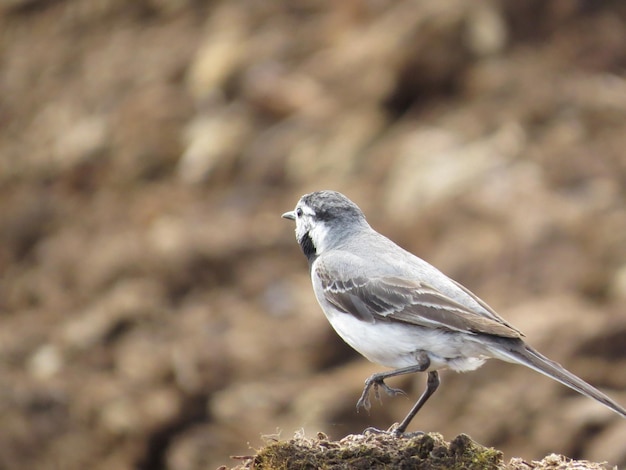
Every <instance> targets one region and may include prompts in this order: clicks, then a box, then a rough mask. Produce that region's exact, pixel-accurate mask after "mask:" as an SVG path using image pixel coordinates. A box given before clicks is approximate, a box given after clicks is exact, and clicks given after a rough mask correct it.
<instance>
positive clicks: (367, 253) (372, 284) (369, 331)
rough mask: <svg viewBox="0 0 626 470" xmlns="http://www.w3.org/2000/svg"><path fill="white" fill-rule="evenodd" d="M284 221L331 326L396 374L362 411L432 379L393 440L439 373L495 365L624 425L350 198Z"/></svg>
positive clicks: (325, 194) (326, 196)
mask: <svg viewBox="0 0 626 470" xmlns="http://www.w3.org/2000/svg"><path fill="white" fill-rule="evenodd" d="M282 217H283V218H285V219H289V220H292V221H295V224H296V228H295V234H296V240H297V242H298V244H299V245H300V248H301V249H302V251H303V253H304V255H305V256H306V258H307V260H308V265H309V272H310V276H311V282H312V285H313V291H314V293H315V297H316V298H317V301H318V303H319V305H320V307H321V309H322V310H323V312H324V314H325V316H326V318H327V319H328V321H329V323H330V324H331V326H332V327H333V328H334V330H335V331H336V332H337V333H338V335H339V336H340V337H341V338H342V339H343V340H344V341H345V342H346V343H348V345H350V346H351V347H352V348H353V349H355V350H356V351H357V352H359V353H360V354H361V355H363V356H365V358H367V359H368V360H369V361H371V362H373V363H376V364H378V365H382V366H384V367H387V368H390V369H392V370H388V371H385V372H378V373H375V374H372V375H371V376H370V377H368V378H367V379H366V381H365V386H364V388H363V393H362V394H361V397H360V398H359V399H358V401H357V411H358V410H359V409H361V408H364V409H366V410H368V411H369V410H370V408H371V403H370V394H371V392H372V391H373V393H374V396H375V398H378V399H380V392H379V388H381V389H382V390H384V391H385V392H386V393H387V394H389V395H400V394H404V392H403V391H402V390H400V389H397V388H392V387H390V386H388V385H387V384H386V383H385V380H386V379H388V378H390V377H395V376H400V375H405V374H412V373H416V372H426V373H427V380H426V388H425V390H424V391H423V393H422V394H421V396H420V397H419V399H418V400H417V402H416V403H415V405H413V407H412V408H411V410H410V411H409V413H408V414H407V416H406V417H405V418H404V419H403V420H402V422H400V423H399V424H397V425H396V424H394V425H393V426H391V428H390V429H389V432H391V433H393V434H395V435H398V436H400V435H403V434H405V433H406V430H407V427H408V426H409V424H410V422H411V421H412V419H413V418H414V417H415V415H416V414H417V413H418V412H419V410H420V409H421V408H422V407H423V406H424V404H425V403H426V402H427V401H428V399H429V398H430V397H431V396H432V395H433V394H434V393H435V391H436V390H437V388H438V387H439V384H440V379H439V371H440V370H443V369H450V370H454V371H457V372H466V371H472V370H475V369H477V368H478V367H480V366H482V365H483V363H484V362H485V361H486V360H487V359H491V358H495V359H499V360H502V361H506V362H509V363H516V364H521V365H523V366H526V367H529V368H530V369H533V370H535V371H536V372H539V373H541V374H543V375H545V376H547V377H550V378H551V379H554V380H556V381H557V382H560V383H562V384H563V385H566V386H567V387H569V388H571V389H573V390H575V391H577V392H579V393H581V394H583V395H586V396H587V397H590V398H593V399H595V400H597V401H598V402H600V403H602V404H603V405H605V406H606V407H608V408H610V409H611V410H612V411H614V412H616V413H617V414H619V415H620V416H622V417H624V418H626V409H624V407H622V406H621V405H620V404H618V403H617V402H616V401H614V400H613V399H611V398H610V397H608V396H607V395H605V394H604V393H602V392H601V391H599V390H598V389H596V388H595V387H593V386H592V385H590V384H588V383H587V382H585V381H584V380H582V379H581V378H579V377H577V376H576V375H574V374H573V373H571V372H569V371H568V370H566V369H565V368H563V367H562V366H561V365H560V364H558V363H557V362H554V361H552V360H550V359H548V358H547V357H546V356H544V355H542V354H541V353H540V352H538V351H536V350H535V349H533V348H532V347H531V346H529V345H528V344H527V343H526V342H525V341H524V335H523V333H522V332H521V331H520V330H518V329H517V328H515V327H514V326H513V325H511V324H510V323H508V322H507V321H506V320H504V319H503V318H502V317H501V316H500V315H498V314H497V313H496V312H495V311H494V310H493V309H492V308H491V307H489V305H487V303H486V302H484V301H483V300H481V299H480V298H479V297H478V296H476V295H475V294H473V293H472V292H471V291H470V290H469V289H467V288H466V287H464V286H463V285H461V284H460V283H458V282H456V281H454V280H453V279H451V278H449V277H448V276H446V275H445V274H444V273H442V272H441V271H440V270H439V269H437V268H435V267H434V266H432V265H431V264H429V263H428V262H426V261H424V260H423V259H421V258H419V257H417V256H415V255H414V254H412V253H410V252H408V251H406V250H404V249H403V248H401V247H400V246H398V245H397V244H395V243H394V242H393V241H391V240H390V239H389V238H387V237H385V236H384V235H382V234H380V233H378V232H377V231H375V230H374V229H373V228H372V227H371V226H370V225H369V223H368V222H367V221H366V218H365V215H364V214H363V212H362V211H361V209H360V208H359V207H358V206H357V205H356V204H355V203H354V202H352V201H351V200H350V199H348V198H347V197H346V196H344V195H343V194H341V193H339V192H336V191H330V190H324V191H316V192H312V193H310V194H305V195H304V196H302V197H301V198H300V200H299V201H298V203H297V204H296V207H295V209H294V210H292V211H289V212H285V213H284V214H282ZM372 389H373V390H372ZM368 429H369V428H368ZM407 434H408V433H407Z"/></svg>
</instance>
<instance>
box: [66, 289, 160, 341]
mask: <svg viewBox="0 0 626 470" xmlns="http://www.w3.org/2000/svg"><path fill="white" fill-rule="evenodd" d="M160 295H161V293H160V289H159V286H158V284H155V283H154V282H152V281H145V280H128V281H124V282H120V283H119V284H118V285H116V286H114V287H113V289H112V290H111V291H110V292H108V293H107V295H105V296H103V297H102V298H100V299H98V300H96V301H94V302H93V303H92V304H91V305H89V306H88V307H87V308H86V309H85V310H84V311H82V312H80V314H78V315H75V316H74V317H71V318H69V319H68V320H67V321H66V322H64V324H63V326H62V329H61V335H60V339H61V340H62V341H63V343H64V344H65V345H66V346H67V347H69V348H72V349H74V348H76V349H86V348H89V347H93V346H94V345H96V344H97V343H101V342H103V341H104V340H105V339H106V337H107V336H108V335H109V334H111V333H113V332H114V331H115V330H116V329H119V328H123V327H124V325H125V324H128V323H130V324H132V323H134V322H137V321H139V320H140V319H142V318H145V317H149V316H153V315H155V314H156V313H158V312H159V309H160V308H161V305H162V302H161V301H160Z"/></svg>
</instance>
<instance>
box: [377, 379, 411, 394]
mask: <svg viewBox="0 0 626 470" xmlns="http://www.w3.org/2000/svg"><path fill="white" fill-rule="evenodd" d="M379 385H380V386H381V387H382V388H383V390H385V392H387V395H389V396H392V397H395V396H397V395H404V396H406V392H405V391H404V390H401V389H399V388H392V387H390V386H389V385H387V384H386V383H385V382H384V381H382V380H381V381H380V384H379Z"/></svg>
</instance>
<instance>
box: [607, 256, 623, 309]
mask: <svg viewBox="0 0 626 470" xmlns="http://www.w3.org/2000/svg"><path fill="white" fill-rule="evenodd" d="M609 293H610V295H611V297H612V298H613V299H614V300H615V301H618V302H620V301H621V302H623V301H625V300H626V265H623V266H621V267H620V268H619V269H618V270H617V271H616V272H615V274H614V275H613V279H612V280H611V284H610V285H609Z"/></svg>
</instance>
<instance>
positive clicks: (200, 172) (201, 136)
mask: <svg viewBox="0 0 626 470" xmlns="http://www.w3.org/2000/svg"><path fill="white" fill-rule="evenodd" d="M250 131H251V128H250V122H249V117H248V112H247V110H246V108H245V107H243V106H238V105H232V106H228V107H223V108H222V107H218V108H214V109H212V110H210V111H208V110H207V111H206V112H204V113H202V114H200V115H198V116H197V117H196V118H194V119H193V120H192V121H191V122H190V123H189V125H188V126H187V129H186V131H185V150H184V152H183V154H182V156H181V158H180V161H179V162H178V175H179V177H180V179H181V181H183V182H184V183H187V184H196V183H201V182H204V181H207V180H209V179H211V178H212V177H215V176H214V174H215V173H218V175H219V176H221V177H222V178H224V179H227V177H228V174H229V172H230V171H232V169H233V168H234V165H235V160H236V158H237V157H238V155H239V153H240V152H241V150H242V148H243V147H244V146H245V144H246V140H247V138H248V135H249V133H250Z"/></svg>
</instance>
